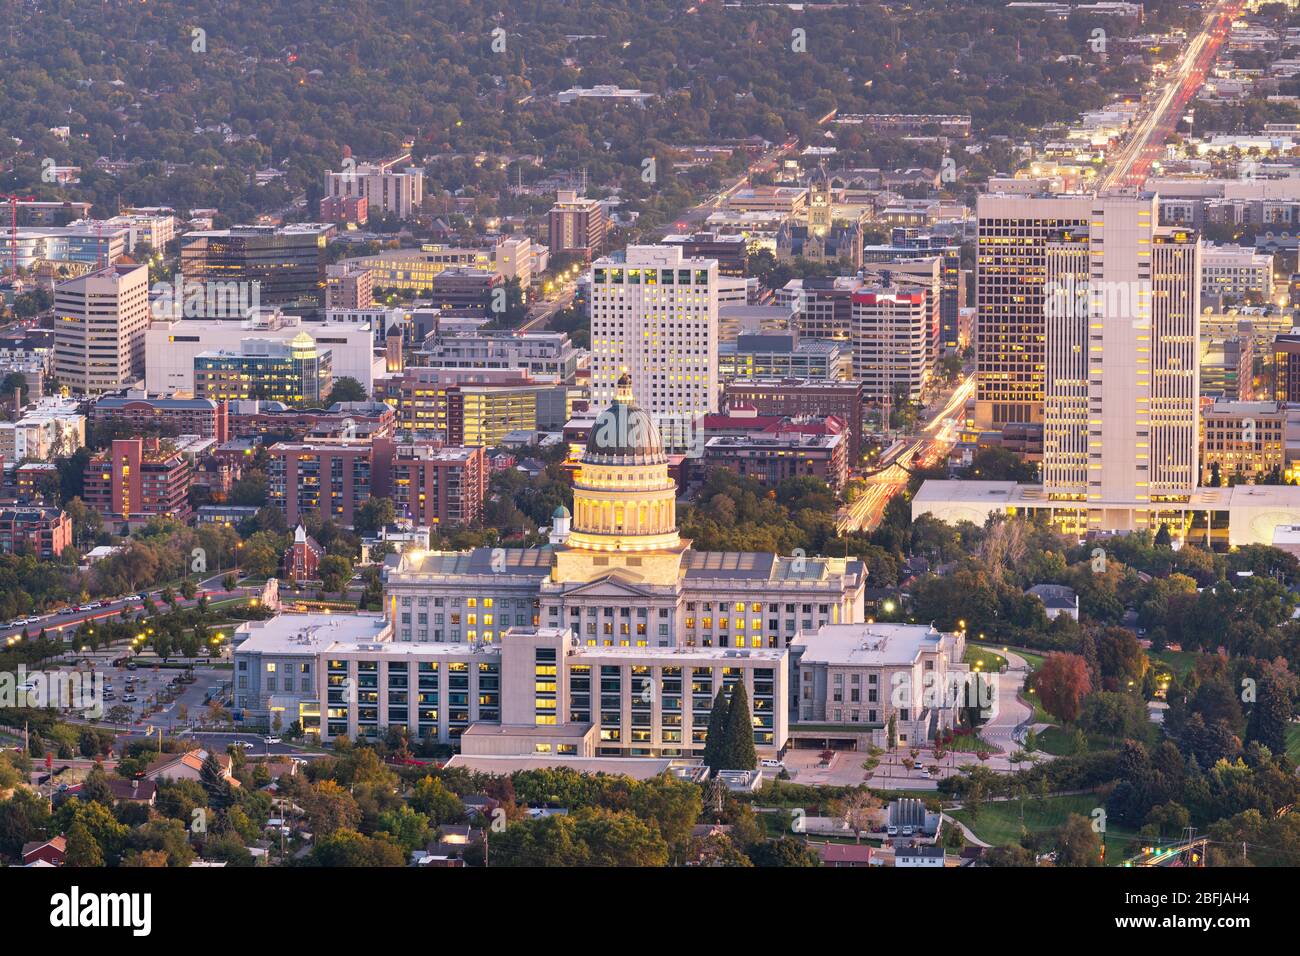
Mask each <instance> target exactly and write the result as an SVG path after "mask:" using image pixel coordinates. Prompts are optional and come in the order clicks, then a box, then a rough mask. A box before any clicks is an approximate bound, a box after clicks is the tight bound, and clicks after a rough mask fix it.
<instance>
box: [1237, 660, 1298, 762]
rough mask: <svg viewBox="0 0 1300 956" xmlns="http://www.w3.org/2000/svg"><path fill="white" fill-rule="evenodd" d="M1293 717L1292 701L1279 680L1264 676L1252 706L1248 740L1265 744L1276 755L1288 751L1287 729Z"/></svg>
mask: <svg viewBox="0 0 1300 956" xmlns="http://www.w3.org/2000/svg"><path fill="white" fill-rule="evenodd" d="M1290 717H1291V702H1290V701H1289V700H1288V699H1287V694H1286V691H1285V690H1283V689H1282V688H1281V687H1279V686H1278V685H1277V681H1275V680H1272V679H1271V678H1267V677H1266V678H1264V679H1263V680H1261V681H1260V682H1259V698H1258V699H1257V700H1256V701H1255V703H1254V705H1253V706H1252V707H1251V708H1250V721H1249V723H1248V724H1247V726H1246V740H1247V741H1249V742H1252V743H1258V744H1261V745H1262V746H1265V747H1267V748H1268V749H1269V751H1270V752H1272V753H1273V754H1274V755H1280V754H1284V753H1286V730H1287V725H1288V723H1289V722H1290Z"/></svg>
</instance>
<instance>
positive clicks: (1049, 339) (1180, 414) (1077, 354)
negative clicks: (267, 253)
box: [1043, 193, 1200, 529]
mask: <svg viewBox="0 0 1300 956" xmlns="http://www.w3.org/2000/svg"><path fill="white" fill-rule="evenodd" d="M1043 249H1044V253H1045V269H1044V279H1045V283H1044V297H1043V298H1044V309H1043V311H1044V328H1045V344H1046V347H1045V361H1044V379H1045V386H1044V392H1045V394H1044V406H1043V483H1044V488H1043V491H1044V493H1045V494H1046V495H1047V496H1048V497H1049V498H1050V499H1052V500H1055V501H1079V502H1085V501H1086V502H1088V503H1089V504H1090V506H1091V507H1090V508H1089V509H1088V511H1089V515H1090V518H1091V520H1092V522H1093V523H1094V524H1097V525H1098V526H1100V527H1106V528H1110V529H1113V528H1116V527H1124V525H1125V521H1124V520H1123V519H1122V518H1121V513H1122V514H1132V515H1135V524H1136V525H1137V526H1142V525H1143V518H1144V517H1145V515H1144V513H1143V511H1142V509H1143V508H1144V507H1145V506H1146V505H1148V504H1151V505H1156V506H1158V505H1159V504H1160V503H1161V502H1168V503H1185V502H1187V501H1188V500H1189V498H1190V496H1191V494H1192V491H1193V489H1194V488H1195V487H1196V485H1197V480H1198V478H1199V472H1198V468H1197V442H1198V434H1197V426H1198V417H1197V416H1198V412H1199V405H1198V403H1199V400H1200V379H1199V375H1198V372H1197V356H1198V354H1199V344H1198V325H1199V312H1200V308H1199V306H1200V284H1199V274H1200V245H1199V243H1198V237H1197V235H1196V234H1195V233H1194V232H1192V231H1191V230H1188V229H1184V228H1180V227H1162V226H1160V225H1159V210H1158V206H1157V200H1156V197H1155V196H1154V195H1153V194H1149V193H1148V194H1144V195H1141V196H1138V195H1113V196H1103V197H1099V198H1097V199H1096V200H1095V201H1094V202H1093V203H1092V209H1091V212H1090V215H1089V217H1088V222H1087V224H1086V225H1084V226H1075V227H1066V228H1060V229H1058V230H1057V231H1056V233H1055V234H1053V235H1051V236H1049V237H1048V238H1047V240H1046V242H1045V243H1044V245H1043ZM1108 506H1113V508H1114V509H1115V514H1113V515H1106V514H1105V513H1104V512H1105V511H1106V510H1107V508H1108ZM1152 511H1153V512H1158V511H1159V508H1158V507H1156V508H1155V509H1152ZM1150 521H1151V525H1150V526H1151V527H1155V526H1156V524H1155V522H1156V519H1155V518H1151V519H1150Z"/></svg>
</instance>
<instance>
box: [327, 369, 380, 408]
mask: <svg viewBox="0 0 1300 956" xmlns="http://www.w3.org/2000/svg"><path fill="white" fill-rule="evenodd" d="M369 398H370V396H369V395H367V394H366V389H365V386H364V385H362V384H361V383H360V382H358V381H357V380H356V379H355V378H350V377H349V376H347V375H341V376H339V377H338V378H336V379H334V386H333V387H332V388H331V389H330V393H329V397H327V398H326V399H325V405H326V407H329V406H331V405H335V404H337V403H339V402H364V401H367V400H368V399H369Z"/></svg>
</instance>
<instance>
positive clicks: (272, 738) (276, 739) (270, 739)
mask: <svg viewBox="0 0 1300 956" xmlns="http://www.w3.org/2000/svg"><path fill="white" fill-rule="evenodd" d="M262 742H263V743H267V744H278V743H279V742H280V738H279V737H277V736H275V734H271V735H270V736H269V737H263V738H262Z"/></svg>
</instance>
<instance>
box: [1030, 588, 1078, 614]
mask: <svg viewBox="0 0 1300 956" xmlns="http://www.w3.org/2000/svg"><path fill="white" fill-rule="evenodd" d="M1025 593H1026V594H1032V595H1033V596H1034V597H1036V598H1038V600H1040V601H1042V602H1043V607H1045V608H1046V609H1047V619H1048V620H1049V621H1054V620H1056V619H1057V617H1059V616H1060V615H1062V614H1068V615H1069V616H1070V617H1072V618H1074V619H1075V620H1076V621H1077V620H1078V619H1079V595H1078V594H1076V593H1075V590H1074V588H1069V587H1066V586H1065V585H1064V584H1035V585H1034V586H1033V587H1032V588H1030V589H1029V590H1028V591H1026V592H1025Z"/></svg>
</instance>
